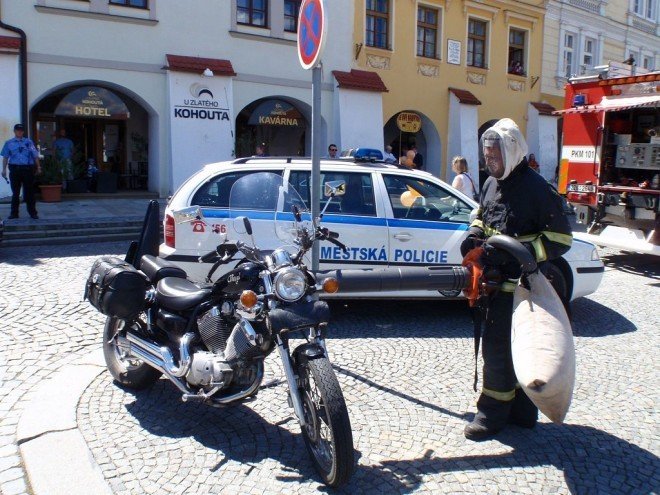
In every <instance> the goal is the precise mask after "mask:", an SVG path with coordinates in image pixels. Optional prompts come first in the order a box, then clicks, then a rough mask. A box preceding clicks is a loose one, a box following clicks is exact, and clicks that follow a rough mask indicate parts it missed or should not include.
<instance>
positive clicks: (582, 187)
mask: <svg viewBox="0 0 660 495" xmlns="http://www.w3.org/2000/svg"><path fill="white" fill-rule="evenodd" d="M568 191H569V192H581V193H595V192H596V186H594V185H593V184H569V185H568Z"/></svg>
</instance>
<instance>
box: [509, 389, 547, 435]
mask: <svg viewBox="0 0 660 495" xmlns="http://www.w3.org/2000/svg"><path fill="white" fill-rule="evenodd" d="M538 416H539V410H538V408H537V407H536V406H535V405H534V403H533V402H532V401H531V400H530V399H529V397H527V394H526V393H525V392H524V391H523V390H522V389H520V388H517V389H516V397H515V399H513V404H512V405H511V412H510V413H509V420H508V423H509V424H513V425H517V426H520V427H522V428H534V426H536V421H537V419H538Z"/></svg>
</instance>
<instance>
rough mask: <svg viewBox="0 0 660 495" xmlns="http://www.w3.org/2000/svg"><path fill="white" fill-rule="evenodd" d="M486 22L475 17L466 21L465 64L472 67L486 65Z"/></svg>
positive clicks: (484, 66) (483, 66)
mask: <svg viewBox="0 0 660 495" xmlns="http://www.w3.org/2000/svg"><path fill="white" fill-rule="evenodd" d="M487 30H488V23H487V22H486V21H479V20H477V19H470V20H469V21H468V46H467V64H468V65H469V66H472V67H481V68H484V69H485V68H487V67H486V33H487Z"/></svg>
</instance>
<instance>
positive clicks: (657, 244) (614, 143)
mask: <svg viewBox="0 0 660 495" xmlns="http://www.w3.org/2000/svg"><path fill="white" fill-rule="evenodd" d="M555 114H556V115H561V116H562V117H563V142H562V152H561V162H560V167H559V174H558V188H559V192H560V193H562V194H565V195H566V198H567V200H568V201H569V202H570V203H571V204H572V205H573V206H574V207H575V210H576V214H577V221H578V223H583V224H586V225H588V229H587V233H586V234H576V237H582V238H583V239H584V240H588V241H590V242H593V243H594V244H598V245H601V246H610V247H615V248H618V249H623V250H627V251H634V252H641V253H649V254H654V255H659V256H660V214H659V211H660V208H659V203H660V72H659V71H656V72H652V73H647V74H642V75H634V76H626V77H607V76H606V75H605V73H601V74H600V75H595V76H582V77H576V78H572V79H569V82H568V83H567V84H566V95H565V101H564V109H563V110H560V111H557V112H555Z"/></svg>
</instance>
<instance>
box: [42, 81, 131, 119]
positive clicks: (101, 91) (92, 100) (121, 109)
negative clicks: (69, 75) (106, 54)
mask: <svg viewBox="0 0 660 495" xmlns="http://www.w3.org/2000/svg"><path fill="white" fill-rule="evenodd" d="M55 115H58V116H67V117H83V118H101V119H115V120H126V119H128V118H129V117H130V113H129V111H128V107H126V104H125V103H124V102H123V101H122V100H121V98H119V96H117V95H116V94H115V93H113V92H112V91H110V90H108V89H105V88H99V87H96V86H85V87H82V88H78V89H74V90H73V91H71V92H70V93H69V94H67V95H66V96H65V97H64V98H62V101H60V103H59V105H57V108H56V109H55Z"/></svg>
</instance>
